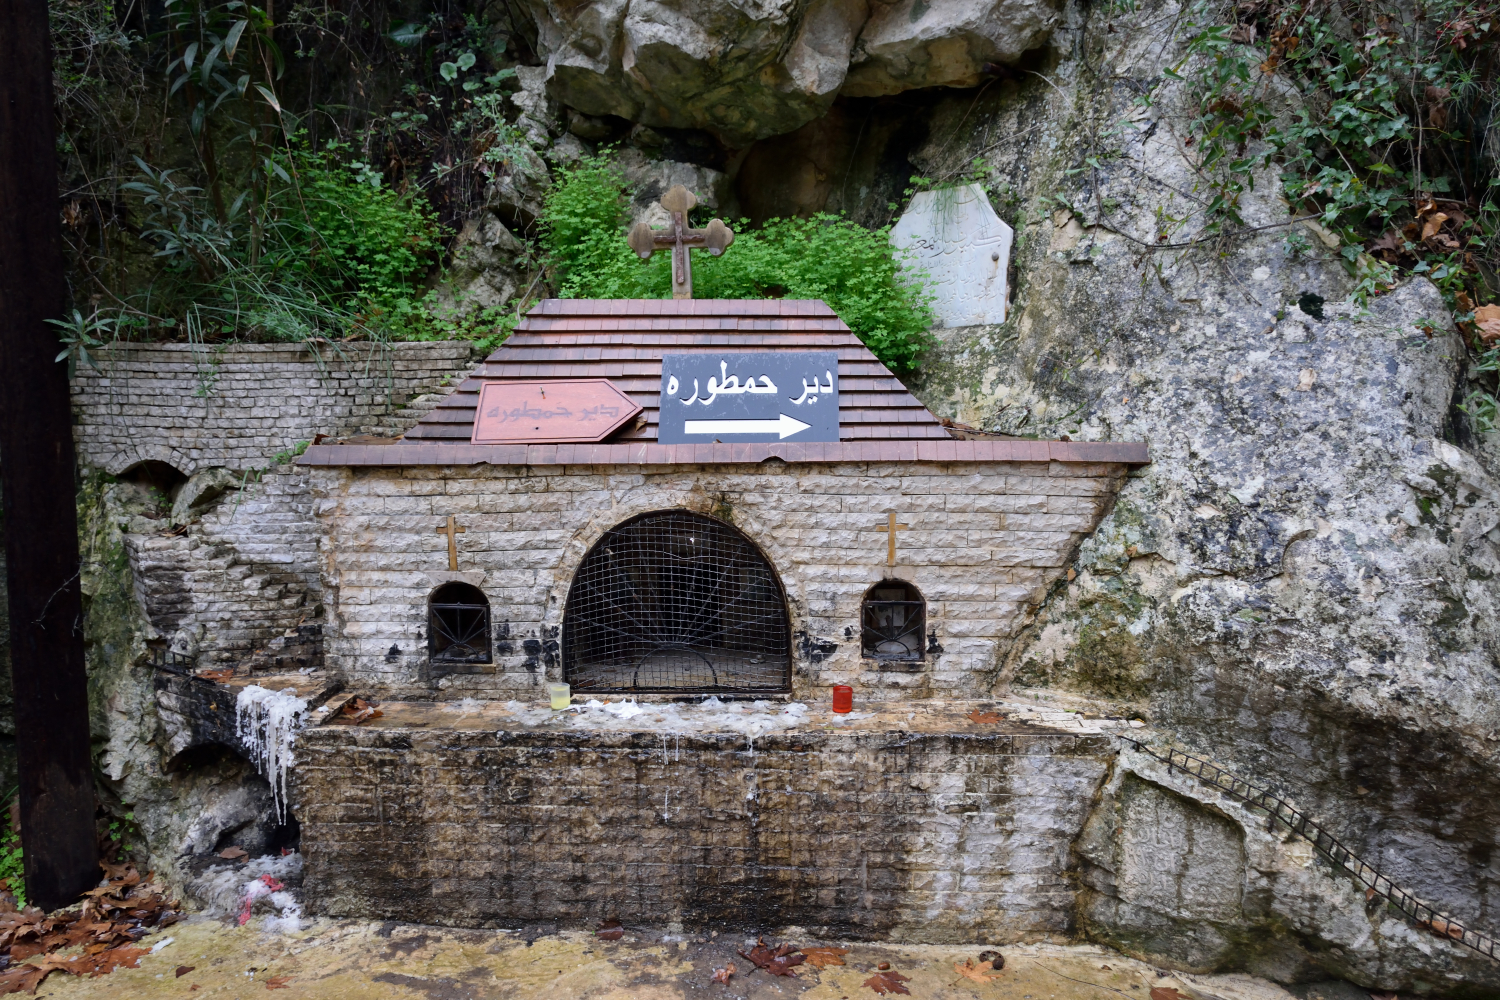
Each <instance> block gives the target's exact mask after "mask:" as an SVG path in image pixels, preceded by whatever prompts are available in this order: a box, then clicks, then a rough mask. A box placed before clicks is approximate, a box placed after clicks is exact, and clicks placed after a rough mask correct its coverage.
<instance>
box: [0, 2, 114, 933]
mask: <svg viewBox="0 0 1500 1000" xmlns="http://www.w3.org/2000/svg"><path fill="white" fill-rule="evenodd" d="M56 141H57V140H56V135H55V124H54V119H53V111H52V44H51V39H50V37H49V35H48V27H47V0H5V2H4V3H0V489H3V491H4V504H5V559H6V564H5V565H6V586H7V589H8V592H9V598H10V656H11V678H12V682H13V684H14V686H15V699H16V709H15V711H16V743H17V749H18V752H19V758H20V760H19V764H20V785H21V841H22V844H23V846H24V847H25V850H26V892H27V895H28V896H29V897H30V898H31V901H32V902H33V903H34V904H35V905H37V906H40V907H42V908H43V909H47V910H51V909H55V908H57V907H59V906H66V905H67V904H69V903H72V902H75V901H76V900H77V899H78V896H79V894H80V893H82V892H84V891H85V890H87V889H90V888H92V887H93V886H94V885H96V884H97V883H98V881H99V877H100V876H99V851H98V844H97V842H96V836H95V830H94V779H93V770H92V766H91V760H90V751H89V714H88V694H87V679H86V676H85V669H84V658H83V602H82V596H81V593H80V590H79V580H78V572H79V562H78V512H77V482H76V471H75V467H74V456H73V427H72V415H71V410H70V405H69V399H68V373H67V367H66V365H64V364H62V363H61V362H58V361H56V360H54V359H55V358H56V356H57V353H58V351H59V349H60V345H59V343H58V338H57V331H56V330H55V329H54V328H53V327H51V326H49V325H48V324H47V323H46V322H45V321H46V320H47V319H50V318H56V317H60V316H61V315H62V312H63V305H64V300H65V297H66V291H67V288H66V285H65V283H64V276H63V254H62V234H61V231H60V228H59V225H60V223H59V214H58V196H57V146H56Z"/></svg>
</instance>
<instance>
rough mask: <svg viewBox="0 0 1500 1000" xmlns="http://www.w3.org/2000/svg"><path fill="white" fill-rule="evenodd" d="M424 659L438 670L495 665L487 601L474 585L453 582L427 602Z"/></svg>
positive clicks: (488, 603)
mask: <svg viewBox="0 0 1500 1000" xmlns="http://www.w3.org/2000/svg"><path fill="white" fill-rule="evenodd" d="M427 658H428V660H429V662H431V663H432V664H433V665H434V666H438V667H450V668H453V667H463V666H468V665H473V664H481V663H492V662H494V650H493V649H492V647H491V643H490V600H489V598H488V597H485V596H484V591H482V590H480V589H479V588H478V587H476V586H474V585H473V584H469V583H463V582H462V581H457V580H455V581H453V582H451V583H445V584H443V585H442V586H440V587H438V588H437V589H436V590H434V591H433V592H432V594H431V596H429V597H428V599H427Z"/></svg>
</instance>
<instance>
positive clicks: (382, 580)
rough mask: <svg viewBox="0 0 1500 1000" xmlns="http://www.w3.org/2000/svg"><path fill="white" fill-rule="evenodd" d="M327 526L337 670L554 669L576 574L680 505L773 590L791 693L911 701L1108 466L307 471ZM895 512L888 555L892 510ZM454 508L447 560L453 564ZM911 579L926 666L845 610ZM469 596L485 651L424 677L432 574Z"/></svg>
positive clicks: (999, 634)
mask: <svg viewBox="0 0 1500 1000" xmlns="http://www.w3.org/2000/svg"><path fill="white" fill-rule="evenodd" d="M309 471H310V472H311V474H312V476H313V483H314V491H315V493H316V494H317V495H318V497H319V502H318V510H317V513H318V517H319V518H320V520H321V522H322V539H321V551H322V560H323V566H322V570H323V590H324V600H325V604H326V607H327V609H328V611H329V614H330V621H331V622H332V623H333V624H332V625H331V627H330V629H329V641H328V646H327V654H328V662H329V665H330V667H332V668H334V669H337V670H340V671H341V672H342V673H343V675H344V676H345V677H347V678H348V679H349V681H350V683H351V684H359V685H365V686H369V687H383V688H386V689H387V693H388V695H391V696H398V695H405V696H418V697H420V696H421V695H419V694H417V692H418V691H420V690H422V689H424V688H430V685H432V684H433V683H434V682H436V683H437V684H439V685H441V686H442V687H444V688H446V689H448V690H449V691H450V693H451V694H454V695H456V694H458V693H461V692H464V693H467V692H473V693H475V694H479V695H481V696H484V695H495V694H499V693H502V692H506V691H516V690H518V689H526V688H534V687H536V686H537V685H539V684H540V683H541V682H542V680H543V679H545V678H546V677H548V676H550V677H553V678H554V679H560V676H561V675H560V673H559V670H560V666H559V663H558V659H557V656H556V653H557V651H558V645H557V640H558V638H559V626H560V625H561V621H562V615H563V610H564V607H565V605H566V601H567V595H568V588H569V586H570V585H571V583H572V580H573V574H574V571H575V570H576V569H577V567H578V565H579V563H580V562H581V561H582V559H583V557H584V555H585V554H586V552H587V551H588V549H589V548H590V546H592V545H593V544H594V542H596V541H597V540H598V539H599V538H600V537H601V536H602V535H603V534H604V532H605V531H607V530H609V529H610V528H612V527H614V526H615V525H617V524H619V523H620V522H621V521H624V520H626V519H627V518H630V517H632V516H634V515H637V514H641V513H645V512H648V511H655V510H666V509H688V510H694V511H698V512H701V513H705V514H711V515H713V516H716V517H719V518H721V519H724V520H728V521H730V522H731V523H733V524H734V525H735V527H736V528H738V529H739V530H740V531H742V532H744V534H745V535H746V536H747V537H748V538H749V539H750V540H751V541H752V542H753V543H755V544H756V545H757V546H759V548H760V550H761V551H762V552H763V553H764V554H765V556H766V557H767V559H768V560H769V561H770V563H771V565H772V567H773V568H774V570H775V572H776V573H777V575H778V576H779V577H780V579H781V582H782V585H783V587H784V588H785V591H786V596H787V600H788V603H789V606H790V612H791V631H792V632H793V633H794V634H795V635H797V636H798V638H797V642H796V659H795V663H794V668H793V688H794V690H797V691H802V690H806V689H808V688H809V687H820V686H823V685H827V684H845V683H855V684H859V685H861V686H862V687H865V688H884V689H901V690H904V691H906V692H907V693H908V695H909V696H923V695H931V694H936V693H940V692H941V693H946V694H955V693H957V694H976V693H979V692H982V691H987V690H988V689H989V686H990V685H992V684H993V683H994V681H995V679H996V677H995V674H996V671H997V670H998V669H999V662H1000V657H1001V655H1002V653H1003V646H1004V644H1005V643H1006V642H1007V641H1008V639H1009V638H1010V637H1011V636H1012V635H1013V634H1014V632H1015V630H1016V628H1017V627H1018V624H1019V622H1020V621H1021V620H1022V618H1023V615H1024V612H1025V609H1026V608H1028V607H1031V606H1034V605H1035V604H1037V603H1039V602H1040V601H1041V599H1042V596H1043V594H1044V593H1045V592H1046V589H1047V587H1048V586H1049V585H1050V584H1051V582H1052V581H1053V580H1054V579H1056V578H1057V576H1058V574H1060V573H1061V572H1063V567H1064V566H1065V565H1066V563H1067V561H1068V559H1069V558H1070V556H1071V553H1072V552H1073V550H1074V548H1075V547H1076V546H1077V544H1078V543H1079V541H1080V540H1081V539H1082V538H1084V537H1085V536H1086V535H1087V534H1088V533H1089V532H1091V531H1093V529H1094V526H1095V525H1096V524H1098V522H1099V519H1100V518H1101V517H1102V516H1103V515H1104V513H1105V511H1106V510H1107V509H1108V507H1109V504H1110V503H1111V501H1112V499H1113V497H1114V495H1115V493H1116V491H1117V490H1118V489H1119V487H1120V485H1121V484H1122V482H1123V480H1124V477H1125V471H1126V467H1125V466H1123V465H1113V464H1110V465H1088V464H1081V463H1078V464H1074V463H1062V462H1051V463H1047V462H1032V463H1026V462H983V463H939V462H900V463H874V462H864V463H844V464H813V463H807V464H796V465H793V464H788V463H786V462H782V461H780V460H779V459H778V460H773V461H767V462H763V463H760V464H758V465H724V466H689V465H683V466H659V467H645V468H641V467H636V468H625V467H589V466H581V467H572V466H569V467H554V468H531V467H519V466H504V467H491V466H479V467H470V468H457V469H455V468H407V469H395V468H392V469H384V468H364V469H347V468H346V469H335V468H329V469H311V470H309ZM892 511H893V512H895V513H896V514H897V515H898V518H899V521H900V522H901V523H902V524H905V525H908V526H909V527H907V528H906V529H905V530H903V531H901V532H900V533H899V535H898V543H897V544H898V548H897V553H898V554H897V560H896V565H895V566H887V565H886V559H887V535H886V533H885V532H884V531H883V530H881V529H883V528H884V526H885V524H886V522H887V512H892ZM449 515H453V516H455V517H456V518H457V523H458V525H459V526H460V527H462V528H464V533H463V534H461V535H459V536H458V569H457V570H456V571H452V570H449V569H448V550H447V544H448V543H447V539H446V536H444V535H442V534H439V533H438V531H437V529H438V527H439V526H440V525H441V524H443V523H445V521H446V518H447V517H448V516H449ZM892 578H895V579H901V580H906V581H909V582H911V583H914V584H916V586H917V587H918V588H919V589H920V590H921V593H922V595H923V598H924V599H925V600H926V602H927V626H928V630H929V631H931V632H934V633H935V635H936V641H937V647H938V648H936V649H934V650H930V651H929V652H928V654H927V655H926V656H925V657H924V659H923V660H922V662H920V663H916V664H891V663H889V662H882V661H877V660H873V659H866V658H863V657H862V656H861V653H860V629H861V622H860V605H861V600H862V599H863V597H864V595H865V592H866V591H867V590H868V589H869V588H870V587H871V586H872V585H874V584H876V583H879V582H880V581H881V580H883V579H892ZM454 580H461V581H464V582H466V583H469V584H472V585H473V586H476V587H478V588H480V589H481V590H482V591H484V593H485V595H486V597H487V598H488V600H489V602H490V608H491V616H492V623H493V626H494V628H495V636H494V644H495V647H496V649H497V651H498V655H497V656H496V662H495V663H494V664H492V665H488V666H484V667H471V668H469V669H471V670H474V671H476V672H475V673H470V674H460V675H455V676H447V677H443V678H441V679H438V678H435V677H434V676H432V673H431V671H430V670H429V665H428V663H427V643H426V630H427V602H428V598H429V596H430V595H431V594H432V592H433V591H434V590H435V589H436V588H437V587H439V586H441V585H442V584H444V583H448V582H450V581H454Z"/></svg>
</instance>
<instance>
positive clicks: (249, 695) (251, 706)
mask: <svg viewBox="0 0 1500 1000" xmlns="http://www.w3.org/2000/svg"><path fill="white" fill-rule="evenodd" d="M306 714H307V702H305V701H303V700H302V699H301V698H298V697H297V689H296V688H286V689H284V690H281V691H271V690H268V689H266V688H263V687H261V686H260V685H258V684H251V685H248V686H247V687H245V688H244V690H242V691H241V692H240V696H239V697H238V698H237V699H235V703H234V717H235V729H236V731H237V732H238V734H239V737H240V743H241V744H242V745H243V746H244V747H245V749H246V750H248V751H249V752H250V760H251V761H252V762H253V763H254V764H255V766H256V768H257V769H258V770H259V771H260V773H261V774H263V775H265V778H266V781H267V782H268V783H269V784H270V786H271V799H272V801H273V802H275V804H276V819H277V821H278V822H280V823H285V822H286V787H287V772H288V771H289V770H290V769H291V766H292V764H293V763H294V762H295V759H294V758H293V757H292V741H293V740H294V739H296V738H297V730H298V729H301V728H302V720H303V717H304V716H305V715H306Z"/></svg>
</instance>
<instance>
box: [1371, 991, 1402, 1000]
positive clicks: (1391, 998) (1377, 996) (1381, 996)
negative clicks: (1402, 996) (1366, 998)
mask: <svg viewBox="0 0 1500 1000" xmlns="http://www.w3.org/2000/svg"><path fill="white" fill-rule="evenodd" d="M1370 1000H1396V994H1394V993H1381V992H1380V991H1378V990H1371V991H1370Z"/></svg>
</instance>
